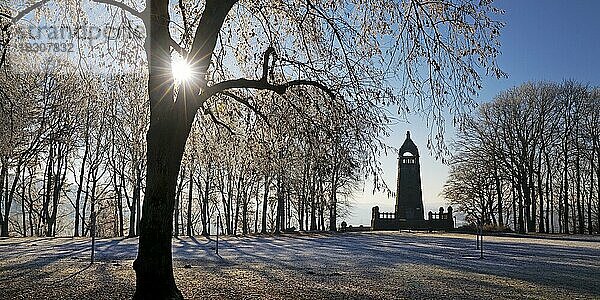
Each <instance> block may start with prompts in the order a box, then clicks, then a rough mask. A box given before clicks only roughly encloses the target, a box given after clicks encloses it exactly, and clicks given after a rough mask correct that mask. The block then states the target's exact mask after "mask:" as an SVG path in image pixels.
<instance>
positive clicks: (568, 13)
mask: <svg viewBox="0 0 600 300" xmlns="http://www.w3.org/2000/svg"><path fill="white" fill-rule="evenodd" d="M496 6H497V7H499V8H501V9H504V10H505V12H506V13H505V14H504V15H502V16H500V17H499V19H501V20H503V21H504V22H505V23H506V26H505V27H504V30H503V31H502V36H501V38H500V41H501V43H502V46H501V51H502V55H501V56H500V57H499V60H498V62H499V65H500V67H501V68H502V69H503V70H504V71H505V72H507V73H508V75H509V77H508V78H506V79H500V80H498V79H493V78H486V79H485V80H484V84H483V89H482V90H481V91H480V93H479V97H477V102H479V103H481V102H486V101H490V100H491V99H492V98H493V97H494V96H495V95H496V94H498V93H499V92H501V91H503V90H506V89H508V88H511V87H513V86H516V85H519V84H521V83H524V82H527V81H538V80H543V81H556V82H560V81H562V80H564V79H573V80H576V81H579V82H581V83H584V84H590V85H600V58H599V56H600V1H596V0H585V1H584V0H571V1H567V0H564V1H558V0H544V1H542V0H536V1H533V0H532V1H520V0H504V1H497V2H496ZM599 109H600V108H599ZM410 122H411V123H410V124H407V123H400V124H397V125H395V126H393V127H392V130H393V133H392V134H391V136H390V137H389V138H388V139H387V143H388V145H390V146H394V147H400V146H401V145H402V142H403V141H404V139H405V136H406V131H407V130H410V131H411V138H412V139H413V140H414V141H415V143H416V144H417V146H418V147H419V154H420V155H421V177H422V188H423V202H424V203H423V204H424V206H425V211H428V210H434V209H436V208H438V207H439V206H441V205H444V204H445V202H444V200H443V199H442V197H441V196H440V195H439V193H440V192H441V189H442V186H443V184H444V182H445V180H446V177H447V174H448V169H447V167H446V166H444V165H443V164H442V163H441V162H439V161H436V160H435V159H434V158H433V157H431V155H429V153H428V151H427V149H426V141H427V134H428V132H429V131H428V129H427V128H426V126H425V122H424V121H423V120H420V119H419V118H418V117H416V116H412V117H411V118H410ZM446 132H447V135H446V139H452V138H453V137H454V135H453V132H454V130H453V128H446ZM396 156H397V155H396V154H390V155H387V156H385V157H382V158H381V160H380V161H381V163H382V165H383V168H384V172H385V176H384V179H385V180H386V181H387V182H388V184H391V185H392V186H395V182H396V163H397V162H396ZM394 201H395V200H394V199H392V198H387V196H386V195H384V194H375V195H373V194H372V187H371V185H370V184H368V183H367V184H366V186H365V191H364V193H357V194H356V196H355V207H354V209H353V216H351V217H349V218H347V220H348V224H365V225H366V224H369V222H370V219H371V215H370V211H371V207H372V206H375V205H378V206H380V207H381V209H380V210H381V211H393V210H394Z"/></svg>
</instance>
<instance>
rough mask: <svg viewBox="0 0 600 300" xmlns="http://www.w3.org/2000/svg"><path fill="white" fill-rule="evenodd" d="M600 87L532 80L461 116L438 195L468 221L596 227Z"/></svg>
mask: <svg viewBox="0 0 600 300" xmlns="http://www.w3.org/2000/svg"><path fill="white" fill-rule="evenodd" d="M599 108H600V88H598V87H596V86H588V85H584V84H581V83H578V82H575V81H565V82H563V83H552V82H530V83H525V84H522V85H520V86H518V87H514V88H511V89H509V90H507V91H504V92H502V93H500V94H498V95H497V96H496V97H495V98H494V99H493V101H491V102H489V103H484V104H482V105H480V106H479V108H478V110H477V111H476V113H474V114H472V115H470V116H468V117H466V118H464V122H463V123H462V124H461V126H460V128H459V130H458V135H457V138H456V140H455V142H454V144H453V146H454V148H455V150H456V151H455V154H454V155H452V158H451V159H450V174H449V178H448V180H447V182H446V184H445V186H444V189H443V195H444V197H445V198H446V199H447V200H448V201H449V202H450V203H451V204H456V205H458V206H459V211H461V212H463V213H464V214H465V219H466V220H467V221H468V222H471V223H477V224H488V225H497V226H500V227H504V226H507V227H508V226H510V227H511V228H512V229H513V230H515V231H519V232H521V233H525V232H545V233H579V234H584V233H589V234H592V233H597V232H599V229H600V224H599V222H600V184H599V183H600V164H599V163H600V109H599Z"/></svg>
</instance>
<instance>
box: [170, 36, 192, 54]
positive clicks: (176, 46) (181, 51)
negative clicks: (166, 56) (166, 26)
mask: <svg viewBox="0 0 600 300" xmlns="http://www.w3.org/2000/svg"><path fill="white" fill-rule="evenodd" d="M170 39H171V47H172V48H173V49H174V50H175V51H177V53H179V55H181V56H182V57H183V58H185V59H187V57H188V54H189V53H188V52H187V51H186V50H185V49H184V48H183V47H181V45H179V43H177V42H176V41H175V40H174V39H173V38H172V37H170Z"/></svg>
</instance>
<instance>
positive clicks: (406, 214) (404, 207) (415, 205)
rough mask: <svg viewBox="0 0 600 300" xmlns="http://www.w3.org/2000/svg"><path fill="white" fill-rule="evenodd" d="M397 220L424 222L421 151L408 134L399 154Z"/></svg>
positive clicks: (408, 132) (407, 133) (408, 133)
mask: <svg viewBox="0 0 600 300" xmlns="http://www.w3.org/2000/svg"><path fill="white" fill-rule="evenodd" d="M395 215H396V219H399V220H407V221H411V220H423V219H424V213H423V193H422V191H421V167H420V165H419V150H418V149H417V145H415V143H414V142H413V141H412V140H411V139H410V131H407V132H406V140H404V143H403V144H402V147H400V151H399V153H398V183H397V189H396V214H395Z"/></svg>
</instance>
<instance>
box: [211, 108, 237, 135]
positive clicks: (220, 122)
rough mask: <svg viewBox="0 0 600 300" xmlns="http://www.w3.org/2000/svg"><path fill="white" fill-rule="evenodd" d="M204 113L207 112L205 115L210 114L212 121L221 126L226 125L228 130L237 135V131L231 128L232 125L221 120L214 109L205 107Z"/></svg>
mask: <svg viewBox="0 0 600 300" xmlns="http://www.w3.org/2000/svg"><path fill="white" fill-rule="evenodd" d="M204 114H205V115H209V116H210V118H211V119H212V121H213V122H214V123H215V124H217V125H219V126H223V127H225V129H227V131H229V133H231V134H232V135H235V132H233V130H232V129H231V128H230V127H229V126H228V125H227V124H225V123H223V122H222V121H221V120H219V119H218V118H217V117H216V116H215V114H214V113H213V112H212V110H210V108H207V109H205V110H204Z"/></svg>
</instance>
